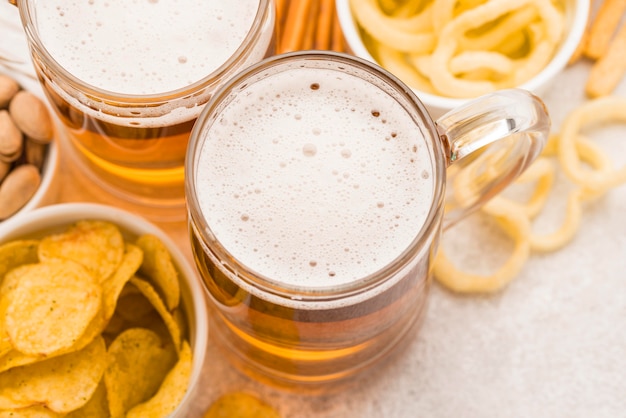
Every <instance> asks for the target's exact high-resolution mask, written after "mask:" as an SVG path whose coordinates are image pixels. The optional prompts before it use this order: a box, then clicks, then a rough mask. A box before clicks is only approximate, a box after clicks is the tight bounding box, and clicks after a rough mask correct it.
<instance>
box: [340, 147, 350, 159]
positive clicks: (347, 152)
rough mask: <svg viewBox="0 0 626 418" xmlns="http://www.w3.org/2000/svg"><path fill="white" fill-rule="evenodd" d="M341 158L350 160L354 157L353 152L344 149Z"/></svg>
mask: <svg viewBox="0 0 626 418" xmlns="http://www.w3.org/2000/svg"><path fill="white" fill-rule="evenodd" d="M341 156H342V157H343V158H350V157H352V151H350V150H349V149H347V148H344V149H342V150H341Z"/></svg>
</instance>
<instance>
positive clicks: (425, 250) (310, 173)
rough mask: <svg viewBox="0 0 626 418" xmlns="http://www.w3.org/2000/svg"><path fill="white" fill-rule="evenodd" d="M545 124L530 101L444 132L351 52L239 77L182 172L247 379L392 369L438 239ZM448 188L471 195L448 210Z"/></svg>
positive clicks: (218, 335) (217, 309) (223, 333)
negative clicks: (389, 362) (388, 362)
mask: <svg viewBox="0 0 626 418" xmlns="http://www.w3.org/2000/svg"><path fill="white" fill-rule="evenodd" d="M549 127H550V123H549V119H548V116H547V114H546V112H545V108H544V106H543V103H542V102H541V101H540V100H539V99H537V98H536V97H534V96H533V95H531V94H529V93H527V92H525V91H522V90H508V91H503V92H499V93H495V94H492V95H489V96H485V97H483V98H480V99H478V100H476V101H474V102H471V103H470V104H468V105H466V106H464V107H462V108H460V109H457V110H455V111H453V112H451V113H449V114H447V115H444V116H443V117H442V118H440V119H439V120H438V121H437V122H436V123H435V122H433V121H432V119H431V118H430V117H429V115H428V113H427V111H426V109H425V108H424V107H423V105H422V104H421V103H420V101H419V100H418V99H417V98H416V97H415V95H414V94H413V93H412V92H411V90H410V89H409V88H407V87H406V86H405V85H404V84H402V83H401V82H400V81H399V80H397V79H396V78H395V77H394V76H392V75H391V74H389V73H388V72H386V71H384V70H383V69H381V68H379V67H377V66H375V65H373V64H371V63H369V62H367V61H364V60H360V59H356V58H353V57H349V56H347V55H342V54H335V53H313V52H308V53H293V54H286V55H281V56H277V57H273V58H270V59H267V60H265V61H263V62H261V63H259V64H257V65H254V66H252V67H250V68H248V69H247V70H245V71H244V72H243V73H240V74H238V75H237V76H235V77H234V78H233V79H231V80H230V81H229V82H228V83H227V84H226V85H225V86H224V87H223V88H222V89H221V90H220V91H219V92H218V93H217V94H216V95H215V96H214V97H213V98H212V99H211V101H210V102H209V104H208V105H207V107H206V109H205V110H204V111H203V113H202V115H201V116H200V118H199V119H198V123H197V124H196V126H195V127H194V130H193V132H192V136H191V140H190V146H189V150H188V157H187V162H186V164H187V166H186V192H187V198H188V208H189V219H190V231H191V240H192V245H193V250H194V255H195V259H196V263H197V266H198V268H199V270H200V272H201V275H202V278H203V280H204V282H205V285H206V287H207V289H208V291H209V294H210V298H211V307H212V317H211V321H212V322H211V326H212V328H211V329H212V332H213V335H214V338H215V339H216V341H217V342H218V343H219V344H220V345H221V346H223V347H224V348H225V352H226V353H227V355H228V356H229V357H230V358H231V359H233V361H234V362H235V364H237V365H239V366H241V368H242V369H244V370H246V371H247V372H249V373H251V374H253V375H255V376H257V377H261V378H262V379H265V380H269V381H270V382H273V383H278V384H281V385H285V386H293V385H298V386H304V387H308V388H312V389H318V388H320V387H324V386H327V384H328V383H330V382H338V381H343V380H345V379H347V378H349V377H351V376H353V375H354V374H355V373H357V372H359V371H361V370H364V369H366V368H368V367H369V366H371V365H373V364H376V363H378V362H379V361H380V360H382V359H384V358H386V357H388V354H389V353H391V352H392V351H393V349H394V348H395V347H396V346H398V345H399V344H400V343H401V342H402V341H404V340H406V337H407V335H408V334H409V331H410V330H412V329H415V327H416V325H417V324H419V322H420V319H421V318H422V316H423V313H424V311H425V306H426V300H427V296H428V288H429V282H430V280H429V271H430V267H431V262H432V260H433V256H434V254H435V252H436V251H437V244H438V241H439V236H440V233H441V231H442V230H443V229H445V228H446V227H447V226H449V225H451V224H452V223H454V222H456V221H458V220H459V219H460V218H462V217H463V216H465V215H466V214H467V213H468V212H470V211H472V210H473V209H475V208H477V207H479V206H480V205H482V204H483V203H484V202H485V201H486V200H487V199H489V198H490V197H491V196H493V195H494V194H496V193H498V192H499V191H500V190H501V189H502V188H504V187H505V186H506V185H507V184H509V183H510V182H511V181H512V180H514V179H515V178H516V177H517V176H518V175H519V174H520V173H521V172H522V171H523V170H524V169H525V168H526V167H527V166H528V165H529V164H530V163H531V162H532V161H533V160H534V159H535V157H536V156H537V155H538V154H539V152H540V151H541V149H542V147H543V145H544V142H545V140H546V137H547V134H548V131H549ZM487 165H488V167H487ZM452 176H455V178H454V179H453V178H451V177H452ZM457 180H458V181H457ZM452 184H458V185H461V186H462V187H466V188H464V190H463V191H462V193H454V194H449V196H448V197H449V198H450V199H449V201H447V202H446V199H445V194H446V188H447V187H448V188H449V186H451V185H452ZM454 196H461V198H460V199H456V200H455V199H453V197H454ZM444 206H445V207H446V212H445V215H444Z"/></svg>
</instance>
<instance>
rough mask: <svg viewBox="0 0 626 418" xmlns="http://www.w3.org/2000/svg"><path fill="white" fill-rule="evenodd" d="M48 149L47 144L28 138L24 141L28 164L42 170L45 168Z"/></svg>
mask: <svg viewBox="0 0 626 418" xmlns="http://www.w3.org/2000/svg"><path fill="white" fill-rule="evenodd" d="M47 149H48V146H47V145H46V144H42V143H41V142H37V141H33V140H32V139H30V138H26V140H25V141H24V154H25V155H24V157H25V159H26V162H27V163H28V164H32V165H34V166H35V167H37V168H38V169H40V170H41V169H42V168H43V162H44V157H45V156H46V150H47Z"/></svg>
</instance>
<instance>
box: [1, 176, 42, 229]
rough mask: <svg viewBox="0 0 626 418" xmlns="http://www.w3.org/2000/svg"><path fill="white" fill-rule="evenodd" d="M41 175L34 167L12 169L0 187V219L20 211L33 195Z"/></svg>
mask: <svg viewBox="0 0 626 418" xmlns="http://www.w3.org/2000/svg"><path fill="white" fill-rule="evenodd" d="M40 183H41V175H40V174H39V170H38V169H37V167H35V166H34V165H30V164H24V165H20V166H18V167H17V168H15V169H13V171H11V172H10V173H9V175H7V177H6V178H5V179H4V181H3V182H2V184H1V185H0V219H6V218H8V217H9V216H11V215H13V214H14V213H15V212H17V211H18V210H20V208H22V206H24V205H25V204H26V203H27V202H28V201H29V200H30V198H31V197H33V195H34V194H35V192H36V191H37V189H38V188H39V184H40Z"/></svg>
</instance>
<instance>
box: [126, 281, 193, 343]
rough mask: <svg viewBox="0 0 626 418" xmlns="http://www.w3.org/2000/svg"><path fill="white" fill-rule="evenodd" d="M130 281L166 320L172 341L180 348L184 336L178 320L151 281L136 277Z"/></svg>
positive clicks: (164, 320)
mask: <svg viewBox="0 0 626 418" xmlns="http://www.w3.org/2000/svg"><path fill="white" fill-rule="evenodd" d="M130 283H132V284H133V285H134V286H136V287H137V289H139V291H140V292H141V293H142V294H143V295H144V296H145V297H146V299H148V300H149V301H150V303H151V304H152V306H154V308H155V309H156V311H157V312H158V313H159V315H160V316H161V318H162V319H163V322H165V326H166V327H167V329H168V331H169V333H170V336H171V337H172V341H173V342H174V347H176V350H179V349H180V344H181V339H182V337H181V335H180V329H179V328H178V323H177V322H176V320H175V319H174V317H173V316H172V314H171V313H170V312H169V311H168V310H167V308H166V307H165V304H164V303H163V301H162V300H161V298H160V297H159V295H158V294H157V292H156V290H154V288H153V287H152V285H151V284H150V283H148V282H146V281H145V280H141V279H138V278H136V277H133V278H131V279H130Z"/></svg>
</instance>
